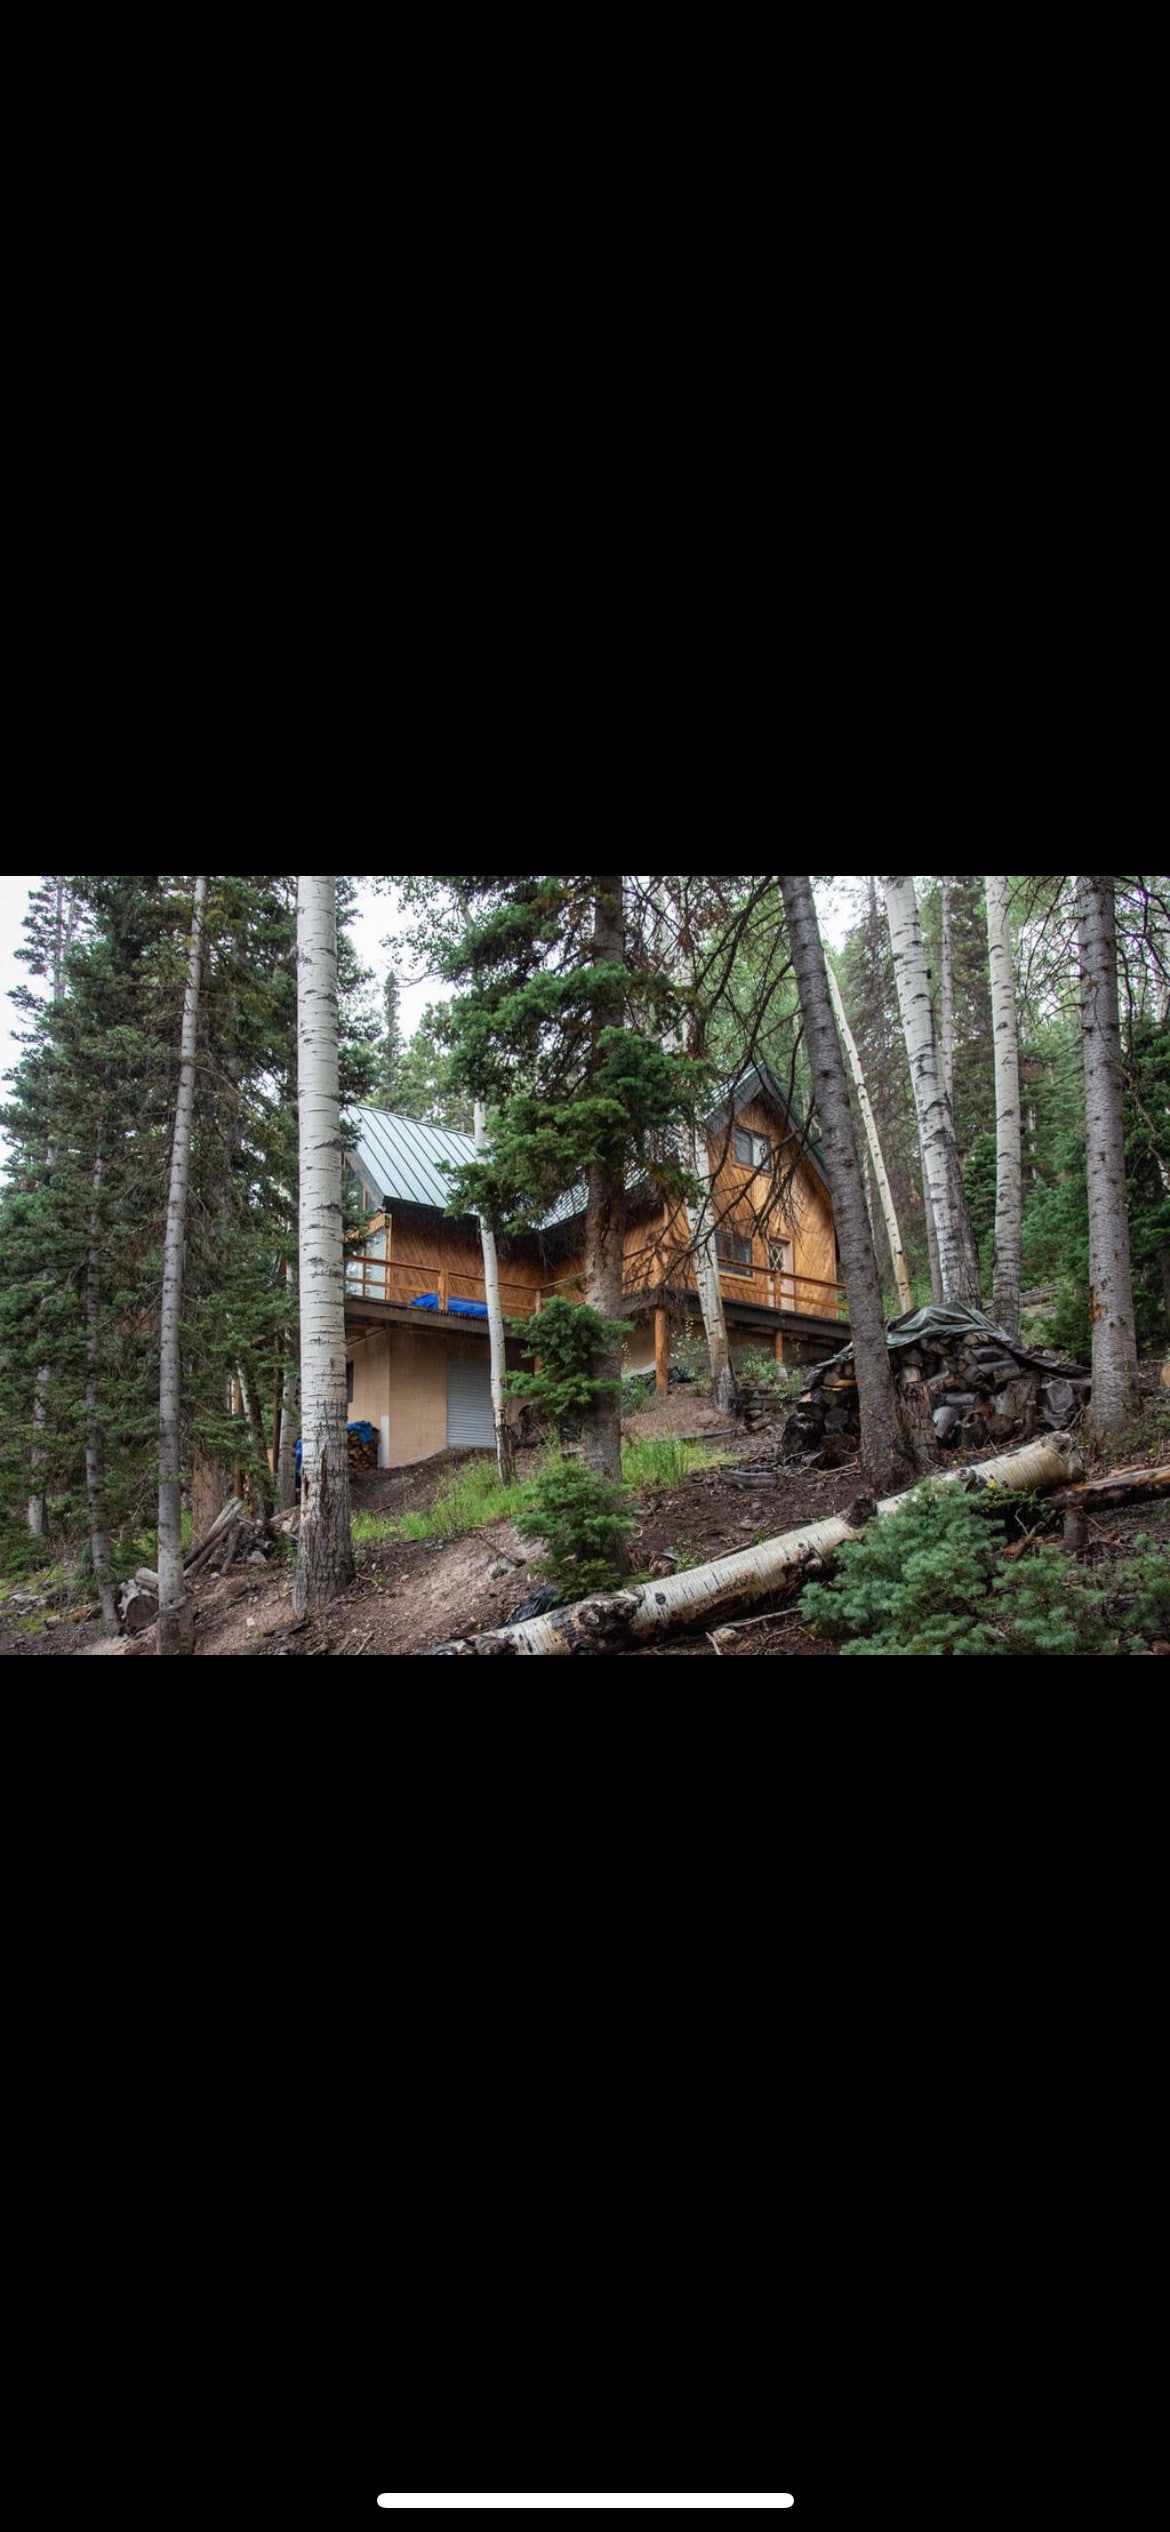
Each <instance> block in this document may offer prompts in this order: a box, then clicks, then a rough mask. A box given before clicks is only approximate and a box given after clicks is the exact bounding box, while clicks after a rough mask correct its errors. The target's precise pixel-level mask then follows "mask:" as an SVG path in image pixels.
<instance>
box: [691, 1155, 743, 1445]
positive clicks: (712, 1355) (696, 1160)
mask: <svg viewBox="0 0 1170 2532" xmlns="http://www.w3.org/2000/svg"><path fill="white" fill-rule="evenodd" d="M683 1142H684V1150H685V1156H686V1161H687V1166H688V1167H689V1168H690V1169H691V1170H692V1172H693V1174H694V1176H695V1178H696V1179H697V1180H698V1183H699V1186H700V1187H701V1189H702V1195H701V1197H700V1200H699V1203H698V1204H697V1205H693V1204H688V1205H687V1207H686V1217H687V1230H688V1232H689V1234H690V1241H691V1249H692V1252H693V1254H694V1260H695V1283H696V1286H697V1288H698V1294H699V1308H700V1310H701V1312H702V1315H703V1333H704V1335H705V1337H706V1339H707V1356H708V1360H709V1362H710V1365H711V1397H712V1401H713V1403H714V1405H715V1406H717V1407H720V1408H722V1409H724V1410H725V1411H729V1410H730V1409H731V1408H732V1407H734V1405H735V1401H736V1396H737V1392H738V1383H737V1381H736V1377H735V1371H734V1368H733V1366H732V1361H731V1347H730V1345H729V1344H728V1341H727V1318H726V1314H725V1312H724V1308H723V1286H722V1284H721V1283H720V1281H719V1259H718V1256H717V1254H716V1250H715V1205H714V1199H713V1197H712V1194H711V1155H710V1152H709V1150H708V1148H707V1131H706V1127H705V1126H703V1125H701V1124H700V1125H698V1126H697V1127H696V1128H695V1131H694V1133H693V1134H691V1133H688V1134H686V1135H685V1136H684V1138H683Z"/></svg>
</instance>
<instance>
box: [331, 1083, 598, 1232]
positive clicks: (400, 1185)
mask: <svg viewBox="0 0 1170 2532" xmlns="http://www.w3.org/2000/svg"><path fill="white" fill-rule="evenodd" d="M346 1115H347V1120H348V1133H347V1137H346V1159H347V1160H348V1162H349V1164H350V1167H351V1169H354V1170H356V1171H357V1174H358V1177H359V1178H360V1179H361V1181H362V1185H363V1186H364V1188H365V1191H366V1195H367V1197H368V1199H369V1205H370V1211H371V1213H377V1212H378V1211H379V1209H380V1208H381V1205H382V1202H383V1199H384V1198H386V1199H388V1200H389V1202H390V1203H391V1204H425V1205H433V1206H436V1207H437V1208H438V1210H439V1212H440V1213H445V1212H446V1210H447V1207H448V1205H449V1204H450V1202H451V1181H450V1178H449V1177H448V1176H447V1173H446V1171H445V1170H444V1168H443V1166H442V1164H443V1162H444V1161H446V1162H448V1163H450V1164H451V1165H453V1166H454V1167H456V1168H462V1166H463V1165H464V1163H465V1162H467V1161H473V1160H474V1159H475V1136H474V1135H473V1134H462V1133H460V1132H459V1131H458V1130H457V1128H456V1127H454V1126H450V1125H420V1123H419V1120H418V1118H417V1117H400V1116H395V1115H393V1114H391V1112H390V1110H389V1109H387V1108H350V1109H348V1110H347V1111H346ZM584 1204H585V1192H584V1189H583V1188H580V1187H578V1188H571V1189H570V1191H569V1193H568V1194H567V1195H564V1196H559V1197H558V1198H557V1201H556V1203H555V1205H554V1206H553V1207H552V1210H551V1212H549V1213H546V1214H545V1216H544V1219H543V1222H542V1224H541V1228H542V1229H543V1230H548V1229H551V1227H552V1225H553V1223H554V1222H567V1221H569V1220H570V1218H571V1216H572V1215H573V1214H574V1213H580V1212H581V1211H582V1210H583V1208H584Z"/></svg>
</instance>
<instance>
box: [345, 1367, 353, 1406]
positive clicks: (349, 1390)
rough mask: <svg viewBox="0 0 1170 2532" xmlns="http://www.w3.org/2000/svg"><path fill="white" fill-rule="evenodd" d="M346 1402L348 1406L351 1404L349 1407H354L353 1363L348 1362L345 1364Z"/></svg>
mask: <svg viewBox="0 0 1170 2532" xmlns="http://www.w3.org/2000/svg"><path fill="white" fill-rule="evenodd" d="M345 1403H346V1405H347V1406H349V1407H352V1405H353V1364H352V1363H347V1364H346V1366H345Z"/></svg>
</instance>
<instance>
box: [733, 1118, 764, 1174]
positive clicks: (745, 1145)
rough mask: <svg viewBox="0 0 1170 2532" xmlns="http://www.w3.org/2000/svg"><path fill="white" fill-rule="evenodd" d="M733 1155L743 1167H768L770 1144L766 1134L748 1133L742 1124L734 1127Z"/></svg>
mask: <svg viewBox="0 0 1170 2532" xmlns="http://www.w3.org/2000/svg"><path fill="white" fill-rule="evenodd" d="M735 1157H736V1159H737V1161H742V1162H743V1165H744V1168H745V1169H770V1168H771V1166H772V1146H771V1144H770V1142H769V1141H768V1137H767V1135H766V1134H749V1133H748V1132H747V1131H746V1129H745V1128H744V1127H743V1126H742V1125H737V1126H736V1129H735Z"/></svg>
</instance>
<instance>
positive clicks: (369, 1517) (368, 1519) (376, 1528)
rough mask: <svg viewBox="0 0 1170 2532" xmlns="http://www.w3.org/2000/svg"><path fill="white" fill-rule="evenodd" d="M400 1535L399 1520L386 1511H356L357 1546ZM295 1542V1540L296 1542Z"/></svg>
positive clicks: (354, 1526) (355, 1535)
mask: <svg viewBox="0 0 1170 2532" xmlns="http://www.w3.org/2000/svg"><path fill="white" fill-rule="evenodd" d="M399 1536H400V1531H399V1527H398V1523H397V1521H393V1520H391V1518H390V1515H389V1513H386V1512H355V1514H354V1516H353V1524H352V1537H353V1543H354V1546H355V1547H377V1546H378V1545H379V1543H380V1541H381V1540H382V1539H394V1538H398V1537H399ZM294 1544H295V1542H294Z"/></svg>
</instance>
